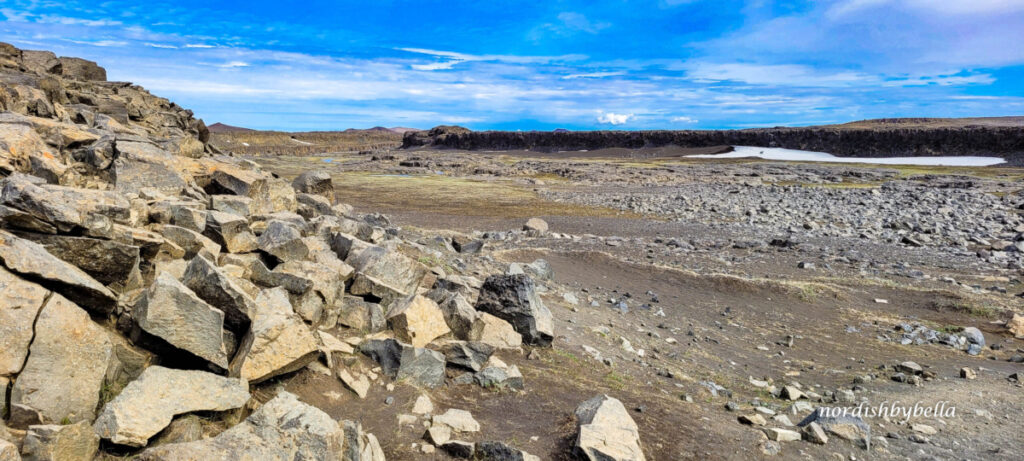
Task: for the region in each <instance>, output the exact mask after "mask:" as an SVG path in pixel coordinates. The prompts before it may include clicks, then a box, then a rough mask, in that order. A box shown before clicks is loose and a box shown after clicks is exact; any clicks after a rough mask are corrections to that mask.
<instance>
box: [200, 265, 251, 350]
mask: <svg viewBox="0 0 1024 461" xmlns="http://www.w3.org/2000/svg"><path fill="white" fill-rule="evenodd" d="M182 283H183V284H184V285H185V286H186V287H188V288H189V289H190V290H192V291H193V292H194V293H195V294H196V296H198V297H199V298H200V299H202V300H203V301H206V302H207V303H209V304H210V305H211V306H214V307H216V308H218V309H220V310H221V311H223V312H224V326H225V327H226V328H228V329H229V330H231V331H232V332H234V333H237V334H239V335H242V334H245V332H247V331H248V330H249V325H250V324H251V323H252V317H253V313H254V312H255V310H256V307H255V305H254V301H253V299H252V298H251V297H249V295H248V294H247V293H246V292H245V290H243V289H242V288H241V287H240V286H238V285H237V284H236V283H235V282H234V281H232V280H231V278H230V277H228V276H227V275H226V274H224V273H223V272H222V271H221V270H220V269H219V268H218V267H217V266H215V265H213V263H211V262H210V261H207V260H206V258H204V257H202V256H196V257H194V258H192V261H191V262H189V264H188V267H186V268H185V275H184V277H183V278H182Z"/></svg>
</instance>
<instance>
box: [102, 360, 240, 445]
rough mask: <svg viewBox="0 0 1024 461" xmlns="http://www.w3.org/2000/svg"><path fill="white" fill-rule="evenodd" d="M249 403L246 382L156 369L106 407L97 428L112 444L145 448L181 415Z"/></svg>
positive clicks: (130, 385)
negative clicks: (175, 417) (176, 416)
mask: <svg viewBox="0 0 1024 461" xmlns="http://www.w3.org/2000/svg"><path fill="white" fill-rule="evenodd" d="M248 400H249V385H248V384H247V383H246V382H245V381H244V380H241V379H238V378H225V377H222V376H217V375H215V374H213V373H208V372H205V371H197V370H175V369H171V368H164V367H160V366H151V367H149V368H147V369H146V371H144V372H142V375H140V376H139V378H138V379H136V380H135V381H132V382H131V383H129V384H128V386H126V387H125V388H124V390H122V391H121V393H120V394H118V395H117V397H115V398H114V400H111V401H110V402H108V403H107V404H106V405H105V406H104V407H103V411H102V412H101V413H100V415H99V417H98V418H97V419H96V422H95V423H94V424H93V427H94V428H95V429H96V433H97V434H99V436H100V437H102V438H104V439H106V440H110V441H111V442H114V443H116V444H119V445H129V446H134V447H143V446H146V444H147V442H148V441H149V439H150V438H151V437H153V436H154V435H156V434H157V433H159V432H160V431H162V430H163V429H164V428H165V427H167V425H168V424H170V423H171V420H172V419H173V418H174V416H175V415H179V414H182V413H190V412H193V411H225V410H230V409H234V408H239V407H241V406H242V405H245V402H247V401H248Z"/></svg>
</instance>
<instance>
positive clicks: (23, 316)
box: [0, 267, 50, 414]
mask: <svg viewBox="0 0 1024 461" xmlns="http://www.w3.org/2000/svg"><path fill="white" fill-rule="evenodd" d="M49 294H50V292H49V291H47V290H46V289H44V288H43V287H41V286H39V285H36V284H34V283H29V282H26V281H24V280H22V279H20V278H18V277H17V276H15V275H14V274H11V273H10V272H7V270H5V269H3V268H2V267H0V350H2V351H3V353H2V354H0V376H10V375H16V374H18V372H20V371H21V367H22V366H24V365H25V359H26V358H27V357H28V349H29V345H30V344H31V343H32V337H33V336H34V335H35V331H34V330H33V327H34V325H35V322H36V317H37V316H38V314H39V310H40V309H42V307H43V301H45V300H46V297H47V296H48V295H49ZM5 384H6V383H5ZM0 390H3V391H5V392H4V394H3V395H5V396H6V395H7V394H6V390H7V387H6V386H3V389H0ZM0 401H3V402H4V403H6V398H0ZM4 410H6V407H5V406H4V405H0V414H3V413H4Z"/></svg>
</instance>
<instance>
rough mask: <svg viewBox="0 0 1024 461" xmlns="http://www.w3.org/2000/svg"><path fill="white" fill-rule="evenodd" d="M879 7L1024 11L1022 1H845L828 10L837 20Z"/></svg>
mask: <svg viewBox="0 0 1024 461" xmlns="http://www.w3.org/2000/svg"><path fill="white" fill-rule="evenodd" d="M879 7H887V8H893V7H905V8H910V9H914V10H918V11H921V12H925V13H935V14H941V15H988V14H1003V13H1014V12H1021V11H1024V2H1022V1H1020V0H844V1H841V2H838V3H836V4H835V5H833V6H832V7H831V8H830V9H829V10H828V15H829V17H831V18H833V19H836V18H841V17H843V16H846V15H850V14H853V13H859V12H862V11H865V10H869V9H872V8H879Z"/></svg>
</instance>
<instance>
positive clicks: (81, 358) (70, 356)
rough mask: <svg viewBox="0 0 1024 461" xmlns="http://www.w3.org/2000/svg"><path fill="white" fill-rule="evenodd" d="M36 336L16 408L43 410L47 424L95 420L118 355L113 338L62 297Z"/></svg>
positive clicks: (14, 398)
mask: <svg viewBox="0 0 1024 461" xmlns="http://www.w3.org/2000/svg"><path fill="white" fill-rule="evenodd" d="M35 333H36V335H35V339H34V340H33V341H32V346H31V347H30V348H29V355H28V360H26V361H25V367H24V368H23V369H22V370H21V374H19V375H18V378H17V380H15V381H14V387H13V388H12V390H11V405H12V407H13V406H15V405H21V406H25V407H28V408H29V409H31V410H32V411H36V412H38V413H39V415H40V416H41V421H42V422H43V423H56V422H60V421H63V420H65V418H66V419H67V420H68V421H71V422H78V421H92V420H93V418H94V417H95V416H96V406H97V404H98V403H99V400H100V390H101V389H102V387H103V382H104V378H105V377H106V373H107V370H108V369H110V366H111V361H112V360H113V357H114V347H113V343H112V342H111V341H110V337H109V334H108V333H107V331H106V330H104V329H103V328H101V327H100V326H99V325H96V324H95V323H93V321H92V319H90V318H89V314H88V313H86V312H85V311H84V310H82V309H81V308H79V307H78V306H76V305H75V304H74V303H72V302H71V301H68V300H67V299H65V298H64V297H63V296H61V295H59V294H53V295H51V296H50V298H49V299H48V300H47V301H46V304H45V305H44V306H43V308H42V310H41V311H40V312H39V317H38V319H36V324H35ZM12 419H13V411H12Z"/></svg>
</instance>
